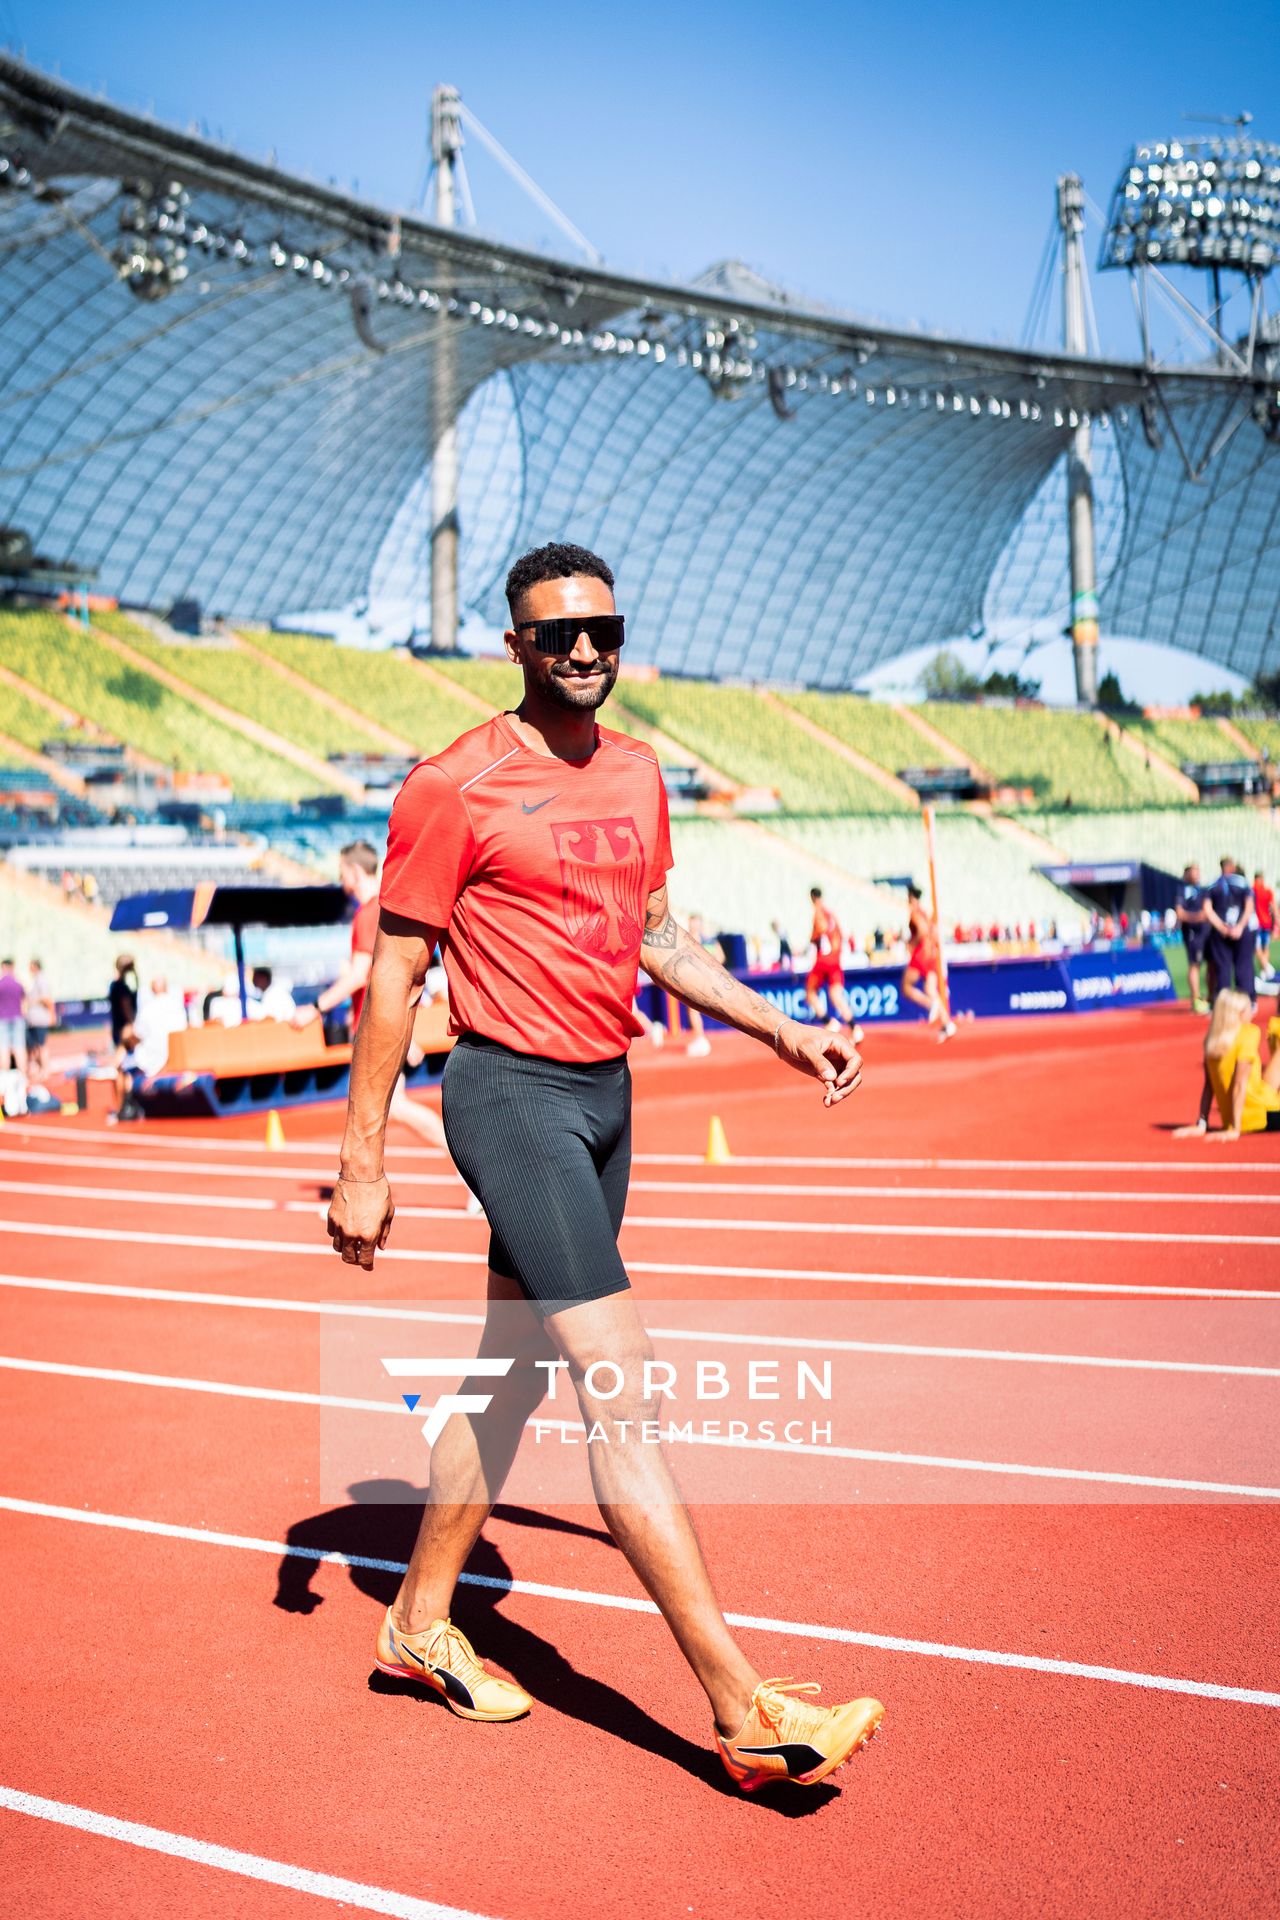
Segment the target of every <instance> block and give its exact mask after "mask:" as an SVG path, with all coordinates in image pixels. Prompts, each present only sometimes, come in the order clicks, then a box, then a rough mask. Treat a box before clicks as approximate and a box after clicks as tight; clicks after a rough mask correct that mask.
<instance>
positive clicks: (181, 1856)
mask: <svg viewBox="0 0 1280 1920" xmlns="http://www.w3.org/2000/svg"><path fill="white" fill-rule="evenodd" d="M0 1807H7V1808H8V1810H9V1812H10V1813H25V1814H30V1815H31V1816H32V1817H33V1818H35V1819H37V1820H52V1821H54V1822H55V1823H56V1824H57V1825H58V1826H61V1827H76V1828H78V1829H79V1831H80V1832H81V1833H96V1834H99V1835H100V1836H101V1837H102V1838H103V1839H104V1840H123V1841H125V1842H126V1844H127V1845H129V1846H131V1847H145V1848H146V1849H147V1850H148V1852H150V1853H167V1854H171V1855H172V1856H173V1858H174V1859H176V1860H193V1861H194V1862H195V1863H196V1864H197V1866H201V1867H217V1868H218V1869H219V1870H220V1871H221V1872H223V1873H239V1874H243V1875H244V1877H245V1878H246V1879H248V1880H266V1881H269V1882H270V1883H271V1884H272V1885H273V1886H277V1887H290V1888H292V1890H293V1891H294V1892H295V1893H314V1894H316V1895H317V1896H318V1897H319V1898H320V1899H321V1900H337V1901H338V1902H339V1903H340V1904H341V1905H343V1906H348V1907H359V1908H360V1909H361V1911H362V1912H364V1913H388V1914H394V1915H396V1916H398V1920H481V1916H479V1915H477V1914H474V1913H472V1912H471V1911H470V1910H469V1909H467V1908H465V1907H444V1906H441V1905H440V1903H439V1902H438V1901H436V1900H419V1899H416V1898H415V1896H414V1895H413V1894H411V1893H389V1892H388V1891H387V1890H386V1888H385V1887H370V1886H367V1885H366V1884H365V1882H364V1881H363V1880H343V1879H340V1878H339V1877H338V1875H337V1874H334V1873H315V1872H313V1871H312V1869H311V1868H310V1867H295V1866H290V1865H288V1864H287V1863H286V1862H284V1861H282V1860H267V1859H265V1858H264V1856H263V1855H262V1854H260V1853H241V1852H240V1850H239V1848H237V1847H219V1846H215V1845H214V1843H213V1842H212V1841H211V1840H196V1839H193V1838H192V1836H191V1835H190V1834H185V1833H169V1832H167V1831H166V1830H165V1829H164V1828H163V1827H144V1826H141V1825H140V1824H139V1823H138V1821H136V1820H117V1819H116V1817H115V1816H114V1815H113V1814H109V1813H96V1812H94V1810H93V1809H92V1808H91V1807H74V1806H70V1805H68V1803H67V1802H66V1801H64V1800H46V1799H44V1798H43V1797H42V1796H41V1795H40V1794H37V1793H20V1792H19V1791H18V1789H17V1788H16V1787H0Z"/></svg>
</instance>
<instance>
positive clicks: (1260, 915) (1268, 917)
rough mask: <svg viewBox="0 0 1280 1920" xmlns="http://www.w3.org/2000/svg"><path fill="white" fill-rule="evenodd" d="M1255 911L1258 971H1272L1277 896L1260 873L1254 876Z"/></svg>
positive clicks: (1265, 972)
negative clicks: (1272, 941) (1272, 942)
mask: <svg viewBox="0 0 1280 1920" xmlns="http://www.w3.org/2000/svg"><path fill="white" fill-rule="evenodd" d="M1253 912H1254V918H1255V919H1256V920H1257V922H1258V932H1257V936H1256V955H1257V959H1258V960H1260V961H1261V963H1262V964H1261V966H1259V967H1258V972H1259V973H1261V974H1270V972H1271V935H1272V933H1273V932H1274V930H1275V924H1276V897H1275V894H1274V893H1273V892H1272V890H1271V888H1270V887H1269V886H1268V885H1267V883H1266V881H1265V880H1264V879H1263V877H1262V875H1261V874H1260V873H1255V874H1254V876H1253Z"/></svg>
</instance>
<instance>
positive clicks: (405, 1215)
mask: <svg viewBox="0 0 1280 1920" xmlns="http://www.w3.org/2000/svg"><path fill="white" fill-rule="evenodd" d="M0 1193H14V1194H22V1195H31V1196H33V1197H34V1196H39V1198H41V1199H59V1198H61V1199H67V1200H105V1201H112V1202H115V1203H116V1204H117V1205H121V1206H134V1205H141V1206H151V1207H184V1208H200V1207H207V1208H210V1209H211V1210H214V1211H221V1212H224V1213H236V1212H239V1213H307V1214H313V1215H314V1214H315V1213H316V1210H317V1205H318V1204H319V1210H320V1214H321V1217H323V1215H324V1212H325V1208H324V1206H323V1203H317V1202H316V1201H314V1200H265V1199H261V1198H255V1197H252V1196H248V1195H243V1194H238V1193H214V1194H202V1193H172V1192H154V1193H153V1192H150V1191H149V1190H147V1189H146V1188H124V1189H122V1188H119V1187H67V1186H56V1185H54V1184H53V1183H52V1182H50V1183H48V1184H46V1185H33V1184H32V1183H31V1182H29V1181H22V1180H0ZM396 1213H397V1216H398V1217H399V1218H400V1219H402V1220H454V1221H458V1222H460V1223H461V1222H464V1221H465V1222H468V1223H469V1224H471V1225H474V1226H476V1227H480V1228H482V1229H483V1230H484V1232H485V1233H486V1234H487V1233H488V1231H489V1229H488V1224H487V1222H486V1221H485V1220H484V1218H483V1216H482V1215H479V1214H476V1215H469V1214H464V1213H463V1211H462V1209H461V1208H460V1207H397V1208H396ZM624 1226H625V1227H630V1228H632V1229H634V1228H636V1227H640V1228H645V1229H648V1230H652V1229H654V1228H663V1229H667V1228H676V1229H677V1230H678V1231H680V1232H682V1233H824V1234H859V1235H862V1236H870V1237H871V1238H872V1239H911V1240H923V1239H930V1240H1072V1241H1076V1240H1088V1241H1093V1240H1106V1241H1108V1242H1112V1241H1125V1242H1138V1243H1140V1244H1142V1245H1144V1246H1158V1247H1167V1246H1203V1247H1280V1234H1270V1233H1140V1232H1135V1231H1131V1230H1127V1229H1113V1228H1110V1227H1041V1226H1025V1227H993V1226H980V1227H957V1226H952V1225H950V1224H947V1225H937V1224H935V1225H932V1226H923V1225H920V1224H919V1223H917V1222H911V1221H876V1220H706V1219H703V1218H701V1217H700V1216H698V1215H692V1216H685V1215H683V1214H665V1213H629V1214H628V1215H627V1216H626V1220H625V1222H624ZM104 1234H105V1237H108V1238H111V1237H113V1236H112V1235H111V1234H110V1232H109V1230H106V1229H104ZM330 1251H332V1249H330Z"/></svg>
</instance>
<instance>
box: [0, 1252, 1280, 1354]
mask: <svg viewBox="0 0 1280 1920" xmlns="http://www.w3.org/2000/svg"><path fill="white" fill-rule="evenodd" d="M0 1287H19V1288H25V1289H29V1290H31V1291H33V1292H37V1293H74V1294H93V1295H102V1296H104V1297H106V1298H108V1299H112V1300H148V1301H160V1302H163V1303H166V1304H169V1305H177V1306H193V1307H246V1308H249V1309H251V1310H253V1311H255V1312H271V1313H319V1314H329V1315H332V1316H333V1317H334V1318H336V1319H339V1320H393V1321H408V1320H414V1321H429V1322H431V1323H432V1324H433V1325H434V1324H439V1325H444V1326H466V1327H482V1326H483V1325H484V1315H483V1314H482V1313H446V1312H443V1311H440V1312H437V1311H436V1310H435V1309H434V1308H425V1307H395V1306H374V1305H372V1304H370V1303H368V1302H365V1301H353V1302H351V1303H349V1304H344V1303H343V1302H342V1301H340V1300H278V1299H271V1298H267V1297H265V1296H263V1295H261V1294H250V1293H201V1292H199V1291H187V1290H183V1289H181V1288H177V1287H128V1286H115V1285H112V1284H110V1283H109V1282H107V1281H101V1280H46V1279H32V1278H29V1277H28V1276H27V1275H25V1274H14V1273H0ZM649 1331H650V1333H651V1334H654V1335H656V1336H657V1337H658V1338H660V1339H663V1340H710V1341H720V1342H723V1343H724V1344H725V1345H728V1346H741V1347H765V1346H773V1347H788V1348H790V1347H796V1348H799V1349H800V1350H801V1351H803V1352H809V1351H811V1350H812V1351H815V1352H822V1353H827V1352H831V1353H885V1354H897V1355H905V1356H909V1357H910V1356H914V1357H918V1358H921V1359H930V1360H999V1361H1009V1360H1014V1361H1018V1360H1020V1361H1025V1362H1027V1363H1029V1364H1031V1365H1036V1366H1049V1367H1110V1368H1117V1369H1120V1370H1121V1371H1130V1372H1134V1373H1208V1374H1232V1375H1241V1376H1243V1377H1245V1378H1249V1379H1258V1380H1280V1367H1255V1366H1243V1365H1237V1364H1236V1363H1235V1362H1230V1361H1210V1360H1144V1359H1133V1358H1126V1357H1124V1356H1122V1355H1110V1354H1096V1353H1039V1352H1029V1351H1027V1350H1025V1349H1022V1348H1015V1347H1008V1348H1006V1347H936V1346H912V1345H908V1344H906V1343H903V1342H899V1341H896V1340H831V1339H824V1338H821V1337H818V1336H815V1337H814V1338H813V1339H808V1338H806V1337H805V1336H803V1335H801V1334H785V1333H773V1332H770V1331H767V1330H766V1331H762V1332H760V1333H726V1332H725V1331H724V1329H723V1328H721V1327H708V1328H705V1329H703V1328H698V1327H650V1329H649Z"/></svg>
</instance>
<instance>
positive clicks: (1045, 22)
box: [0, 0, 1280, 350]
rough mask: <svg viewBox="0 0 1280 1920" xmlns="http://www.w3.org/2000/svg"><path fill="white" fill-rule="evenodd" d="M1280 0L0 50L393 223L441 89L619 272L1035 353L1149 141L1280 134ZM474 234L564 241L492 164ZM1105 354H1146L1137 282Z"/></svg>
mask: <svg viewBox="0 0 1280 1920" xmlns="http://www.w3.org/2000/svg"><path fill="white" fill-rule="evenodd" d="M1276 26H1277V17H1276V8H1275V0H1269V3H1268V4H1260V0H1238V4H1236V5H1234V6H1232V7H1231V8H1230V9H1229V11H1228V12H1227V13H1226V14H1225V15H1218V16H1216V17H1215V15H1214V13H1213V10H1212V9H1207V8H1206V7H1205V6H1204V4H1203V0H1197V3H1196V4H1190V3H1189V0H1164V4H1163V5H1162V6H1161V7H1160V8H1159V9H1157V10H1155V11H1154V12H1153V11H1152V10H1151V9H1149V8H1145V7H1132V8H1121V7H1116V6H1114V5H1109V6H1105V7H1104V6H1103V5H1100V4H1097V0H1095V3H1094V4H1093V5H1083V6H1082V5H1079V4H1077V5H1075V6H1074V7H1072V8H1069V9H1066V10H1063V9H1061V8H1054V7H1047V6H1046V7H1036V6H1028V5H1025V4H1019V5H1017V6H1015V5H1012V4H1005V5H1002V6H999V7H995V8H987V9H985V10H984V9H977V10H972V9H968V8H963V7H958V6H956V5H955V4H954V0H951V3H950V4H939V3H938V0H916V4H914V5H912V6H901V5H897V6H892V5H887V4H884V0H881V4H879V5H875V6H870V5H866V4H863V3H862V0H844V3H843V4H836V3H835V0H811V3H810V4H809V5H807V6H803V7H799V8H796V7H792V8H784V7H781V6H763V5H761V4H759V0H741V4H739V5H738V6H736V7H731V8H709V7H701V8H698V7H690V6H688V5H687V4H680V5H676V4H672V0H646V4H642V5H632V6H626V5H623V6H613V5H610V6H602V5H598V4H592V5H586V4H583V0H553V3H552V4H550V5H543V6H531V5H529V4H527V0H525V3H523V4H519V5H512V4H507V3H504V4H496V5H494V4H491V5H486V4H483V0H480V3H479V4H477V0H471V4H460V5H455V6H453V7H443V6H438V7H427V6H423V5H421V4H415V5H410V4H408V3H407V0H364V4H362V5H360V6H351V5H349V4H345V3H344V4H339V3H338V0H310V4H308V5H307V7H306V8H305V9H304V8H302V7H299V6H297V5H296V4H295V5H289V6H286V5H282V4H279V0H274V3H273V0H258V3H257V4H248V0H221V4H219V5H218V6H217V7H216V8H215V7H211V6H190V5H188V6H186V7H183V6H180V5H175V4H173V0H165V3H164V4H160V0H131V4H130V5H129V7H128V9H127V10H126V9H125V8H124V7H122V6H118V5H117V6H111V5H108V6H104V5H102V4H101V0H97V4H94V5H90V4H88V3H87V0H0V40H8V42H9V43H10V44H11V45H16V46H17V47H19V48H20V49H21V48H23V47H25V50H26V55H27V57H28V58H29V59H30V60H32V61H33V62H34V63H35V64H37V65H39V66H44V67H49V68H54V67H56V68H58V69H59V70H60V71H61V73H62V74H63V76H64V77H65V78H66V79H68V80H69V81H71V82H73V83H74V84H76V85H79V86H84V87H88V88H90V89H97V88H102V89H104V90H105V91H106V92H107V93H108V94H109V95H110V96H111V97H112V98H114V99H115V100H117V101H118V102H120V103H121V104H123V105H128V106H131V107H135V108H139V107H140V108H144V109H150V110H153V111H154V112H155V113H156V114H157V116H158V117H160V118H161V119H163V120H167V121H170V122H174V123H176V124H178V125H180V126H185V125H188V124H190V123H191V122H193V121H202V122H203V123H204V124H205V125H206V126H207V127H208V129H209V130H210V131H211V132H213V133H215V134H216V133H219V132H220V133H221V134H222V135H223V136H224V137H225V138H226V139H227V140H228V141H229V142H231V143H232V144H233V145H236V146H238V147H242V148H244V149H246V150H248V151H250V152H253V153H257V154H262V153H265V152H267V151H268V150H274V151H275V153H276V154H277V156H278V158H279V161H280V163H281V164H282V165H284V166H286V167H289V168H291V169H295V170H297V171H300V172H308V173H311V174H312V175H314V176H316V177H317V178H321V179H327V178H328V177H330V176H332V177H334V178H335V179H336V180H337V181H338V182H339V183H341V184H343V185H347V184H349V183H350V182H351V181H352V180H353V179H358V181H359V183H360V188H361V190H362V192H364V193H366V194H368V195H369V196H370V197H372V198H375V199H377V200H379V201H383V202H386V203H389V204H393V205H397V206H408V205H411V204H412V203H413V201H414V199H415V196H416V195H417V193H418V192H419V190H420V187H421V181H422V173H423V152H424V140H425V117H426V107H427V102H428V100H429V97H430V92H431V88H432V86H433V85H434V84H435V82H437V81H440V80H448V81H451V82H453V83H454V84H456V85H457V86H458V87H459V88H460V89H461V91H462V94H463V97H464V99H465V100H466V101H467V102H468V104H469V105H470V106H471V107H472V108H473V109H474V111H475V112H476V114H477V115H478V116H479V118H480V119H481V120H482V121H483V122H484V123H485V124H486V125H487V126H488V127H489V128H490V129H491V131H492V132H494V133H495V134H496V135H497V136H498V138H499V139H500V140H501V141H502V142H503V143H504V145H505V146H506V147H507V148H508V149H509V150H510V151H511V152H512V153H513V154H514V155H515V156H516V158H517V159H518V160H519V161H520V162H521V163H522V165H523V166H524V167H526V168H527V169H528V171H529V172H530V173H532V174H533V176H534V178H535V179H536V180H538V182H539V183H540V184H541V185H542V186H543V188H544V189H545V190H546V191H547V192H548V193H549V194H550V195H551V196H552V198H553V199H554V200H556V201H557V202H558V203H559V204H560V205H561V206H562V207H563V208H564V210H565V211H566V213H568V214H569V215H570V217H571V218H572V219H573V220H574V221H575V222H576V223H577V225H578V226H579V227H581V228H582V230H583V231H584V232H585V233H586V234H587V235H588V236H589V237H590V238H591V239H592V240H593V241H594V242H595V244H596V246H597V247H599V248H600V249H601V251H602V252H603V253H604V254H605V256H606V258H607V259H608V260H609V261H610V262H611V263H612V264H614V265H617V266H618V267H620V268H631V269H635V270H637V271H643V272H650V273H663V274H670V275H671V276H673V277H687V276H689V275H692V274H694V273H697V272H698V271H700V270H701V269H702V268H703V267H705V266H707V265H709V264H710V263H711V262H712V261H714V260H718V259H721V258H724V257H725V256H729V255H733V256H737V257H739V258H741V259H743V260H746V261H747V262H749V263H750V264H751V265H752V266H754V267H756V268H758V269H760V270H761V271H762V272H764V273H766V274H769V275H771V276H773V277H775V278H777V279H779V280H781V281H783V282H785V283H787V284H788V285H790V286H793V287H795V288H796V289H798V290H800V291H803V292H807V293H809V294H810V295H812V296H813V297H815V298H817V299H820V300H824V301H827V302H830V303H832V304H834V305H837V306H840V307H846V308H852V309H854V310H856V311H860V312H863V313H867V314H873V315H877V316H880V317H882V318H886V319H894V320H920V321H923V322H925V323H927V324H931V325H934V326H939V327H943V326H945V327H947V328H953V329H956V330H958V331H963V332H964V333H966V334H970V335H975V336H980V337H983V338H992V337H999V338H1004V339H1016V338H1018V336H1019V334H1020V332H1021V329H1022V325H1023V320H1024V317H1025V314H1026V309H1027V303H1028V298H1029V295H1030V292H1031V287H1032V283H1033V281H1034V278H1035V272H1036V266H1037V262H1038V260H1039V257H1040V251H1041V247H1042V245H1043V242H1044V238H1045V235H1046V232H1047V230H1048V226H1049V222H1050V217H1051V214H1052V208H1053V186H1054V180H1055V178H1056V176H1057V175H1058V174H1059V173H1060V172H1063V171H1065V170H1067V169H1074V170H1076V171H1078V172H1079V173H1080V174H1081V175H1082V177H1083V178H1084V181H1085V185H1086V187H1087V188H1088V189H1089V190H1090V191H1091V192H1092V194H1093V197H1094V198H1095V200H1097V201H1098V202H1099V203H1100V204H1102V205H1105V204H1106V200H1107V197H1108V195H1109V192H1110V188H1111V186H1112V184H1113V182H1114V180H1115V177H1116V175H1117V172H1118V170H1119V167H1120V163H1121V160H1122V158H1123V156H1124V154H1125V152H1126V150H1127V148H1128V147H1129V145H1130V144H1131V143H1132V142H1133V141H1134V140H1135V139H1140V138H1145V137H1152V136H1157V135H1161V134H1165V135H1168V134H1171V133H1172V134H1177V133H1179V132H1182V133H1187V132H1190V131H1191V129H1190V128H1189V127H1188V126H1186V125H1185V124H1184V123H1183V122H1182V120H1181V117H1180V116H1181V115H1182V114H1183V113H1184V112H1188V111H1190V112H1199V113H1224V114H1232V113H1236V112H1238V111H1239V110H1240V109H1241V108H1242V107H1244V108H1250V109H1252V111H1253V112H1254V114H1255V116H1256V122H1255V131H1257V132H1259V133H1260V134H1263V135H1264V136H1265V135H1270V136H1271V137H1273V138H1280V106H1278V107H1275V108H1274V109H1271V108H1270V102H1271V99H1272V96H1273V95H1274V93H1275V91H1276V85H1277V81H1280V36H1278V35H1277V32H1276ZM468 160H469V164H470V169H471V174H472V184H473V189H474V191H475V195H476V199H477V202H478V211H479V214H480V217H481V221H482V224H483V225H485V226H487V227H490V228H492V229H494V230H497V231H499V232H501V233H503V234H504V235H506V236H508V237H510V238H512V239H519V240H522V241H525V242H527V243H537V242H539V241H541V242H543V243H545V244H552V245H554V244H556V241H555V236H554V234H553V231H552V229H550V227H549V226H548V224H547V223H546V221H545V220H544V219H543V217H542V216H540V215H539V214H537V213H536V212H535V211H534V210H532V209H531V208H530V207H529V206H528V205H526V204H524V203H522V202H521V201H520V199H519V198H518V197H517V196H516V195H515V193H514V192H513V191H512V190H511V189H509V188H508V187H507V185H506V183H505V182H504V180H503V178H502V176H501V175H500V173H499V172H498V170H497V168H496V167H495V166H494V164H493V162H491V161H490V160H488V159H487V157H486V156H484V155H483V153H482V152H480V151H479V150H477V149H476V148H475V147H474V146H473V147H472V148H471V149H470V151H469V154H468ZM1097 297H1098V305H1099V320H1100V324H1101V330H1102V334H1103V339H1104V344H1106V345H1109V346H1111V347H1114V348H1115V349H1117V350H1124V349H1127V348H1128V347H1129V346H1130V345H1131V342H1132V322H1131V319H1130V316H1129V304H1128V297H1127V291H1126V288H1125V285H1124V283H1123V278H1122V277H1117V276H1114V275H1113V276H1105V275H1104V276H1101V279H1100V284H1099V286H1098V288H1097Z"/></svg>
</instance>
